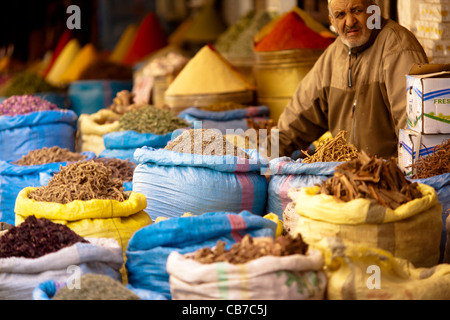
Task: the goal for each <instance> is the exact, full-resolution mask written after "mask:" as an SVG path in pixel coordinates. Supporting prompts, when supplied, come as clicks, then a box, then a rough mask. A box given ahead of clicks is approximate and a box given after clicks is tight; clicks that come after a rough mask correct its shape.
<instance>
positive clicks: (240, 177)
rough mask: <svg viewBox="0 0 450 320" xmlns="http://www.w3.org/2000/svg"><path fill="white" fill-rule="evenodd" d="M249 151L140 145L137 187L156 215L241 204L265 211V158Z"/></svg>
mask: <svg viewBox="0 0 450 320" xmlns="http://www.w3.org/2000/svg"><path fill="white" fill-rule="evenodd" d="M174 141H175V140H174ZM248 154H249V156H250V158H249V159H243V158H238V157H236V156H234V155H224V156H216V155H199V154H189V153H181V152H176V151H172V150H167V149H160V150H156V149H153V148H141V149H138V150H136V152H135V160H136V161H137V162H138V163H139V165H138V167H137V168H136V170H135V175H134V178H133V190H134V191H136V192H140V193H142V194H144V195H145V196H146V197H147V204H148V205H147V209H146V212H147V213H148V214H149V215H150V216H151V217H152V219H156V218H158V217H169V218H173V217H180V216H182V215H183V214H184V213H185V212H191V213H192V214H202V213H205V212H215V211H228V212H241V211H243V210H248V211H250V212H252V213H254V214H256V215H260V216H262V215H264V209H265V205H266V198H267V179H266V177H265V176H264V175H262V174H261V170H262V168H264V164H263V162H262V158H261V157H259V155H258V153H257V151H256V150H251V151H249V152H248Z"/></svg>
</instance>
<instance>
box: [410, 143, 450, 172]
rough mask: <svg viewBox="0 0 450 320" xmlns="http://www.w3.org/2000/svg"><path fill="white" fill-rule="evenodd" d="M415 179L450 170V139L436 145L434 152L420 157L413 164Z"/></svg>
mask: <svg viewBox="0 0 450 320" xmlns="http://www.w3.org/2000/svg"><path fill="white" fill-rule="evenodd" d="M412 167H413V168H414V169H415V173H414V174H413V176H412V178H413V179H427V178H431V177H435V176H439V175H441V174H444V173H449V172H450V139H448V140H447V141H445V142H443V143H442V144H440V145H438V146H436V147H435V149H434V151H433V154H432V155H430V156H428V157H425V158H419V160H418V161H417V163H416V164H414V165H413V166H412Z"/></svg>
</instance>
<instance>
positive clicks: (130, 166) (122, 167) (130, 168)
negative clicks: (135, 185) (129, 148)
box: [94, 158, 136, 182]
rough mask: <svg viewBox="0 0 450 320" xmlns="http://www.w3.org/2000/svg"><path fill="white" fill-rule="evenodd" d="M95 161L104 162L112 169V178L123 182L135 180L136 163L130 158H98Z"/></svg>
mask: <svg viewBox="0 0 450 320" xmlns="http://www.w3.org/2000/svg"><path fill="white" fill-rule="evenodd" d="M94 161H95V162H100V163H103V164H104V165H105V166H107V167H108V168H109V169H111V171H112V178H117V179H120V180H122V181H123V182H130V181H133V174H134V170H135V169H136V164H135V163H134V162H130V161H129V160H122V159H116V158H96V159H94Z"/></svg>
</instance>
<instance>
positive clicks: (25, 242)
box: [0, 216, 88, 259]
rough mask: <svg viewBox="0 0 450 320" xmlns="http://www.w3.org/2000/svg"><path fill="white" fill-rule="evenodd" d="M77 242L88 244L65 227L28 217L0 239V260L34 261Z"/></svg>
mask: <svg viewBox="0 0 450 320" xmlns="http://www.w3.org/2000/svg"><path fill="white" fill-rule="evenodd" d="M78 242H82V243H88V241H87V240H86V239H84V238H83V237H81V236H79V235H78V234H76V233H75V232H74V231H72V229H70V228H69V227H67V226H65V225H62V224H58V223H54V222H52V221H50V220H47V219H37V218H36V217H35V216H30V217H28V218H27V219H25V221H24V222H23V223H21V224H19V225H18V226H16V227H12V228H11V229H9V230H8V231H7V232H6V233H5V234H4V235H3V236H2V237H0V258H10V257H23V258H30V259H35V258H39V257H42V256H44V255H46V254H49V253H52V252H56V251H58V250H60V249H63V248H65V247H70V246H71V245H73V244H75V243H78Z"/></svg>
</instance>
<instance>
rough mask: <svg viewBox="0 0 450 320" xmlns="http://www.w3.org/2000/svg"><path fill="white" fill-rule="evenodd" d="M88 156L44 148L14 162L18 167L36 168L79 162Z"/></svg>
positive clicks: (53, 148)
mask: <svg viewBox="0 0 450 320" xmlns="http://www.w3.org/2000/svg"><path fill="white" fill-rule="evenodd" d="M86 158H87V156H86V155H82V154H80V153H75V152H71V151H70V150H69V149H63V148H60V147H51V148H45V147H44V148H42V149H37V150H32V151H30V152H28V154H26V155H24V156H23V157H22V158H21V159H20V160H18V161H16V162H14V164H16V165H18V166H35V165H42V164H47V163H58V162H77V161H81V160H85V159H86Z"/></svg>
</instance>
